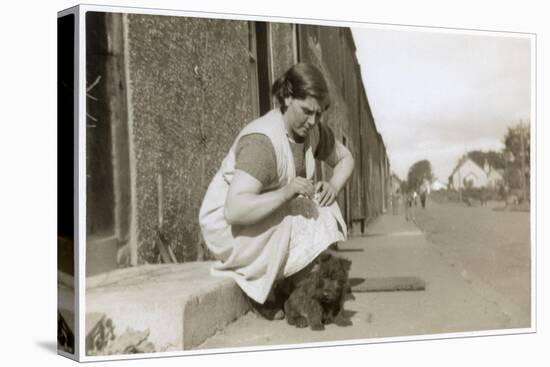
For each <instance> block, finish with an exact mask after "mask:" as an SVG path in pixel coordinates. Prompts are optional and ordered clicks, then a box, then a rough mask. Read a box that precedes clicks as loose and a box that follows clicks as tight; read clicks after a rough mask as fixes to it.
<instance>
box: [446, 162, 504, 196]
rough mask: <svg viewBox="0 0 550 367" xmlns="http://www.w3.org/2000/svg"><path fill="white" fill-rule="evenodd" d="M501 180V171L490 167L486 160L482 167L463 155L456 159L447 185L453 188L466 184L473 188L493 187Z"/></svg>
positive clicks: (457, 188)
mask: <svg viewBox="0 0 550 367" xmlns="http://www.w3.org/2000/svg"><path fill="white" fill-rule="evenodd" d="M502 181H503V179H502V175H501V173H500V172H498V171H497V170H495V169H494V168H492V167H491V165H489V164H488V163H487V161H486V162H485V165H484V167H483V168H481V167H480V166H479V165H478V164H477V163H475V162H474V161H473V160H471V159H470V158H469V157H467V156H464V157H462V158H461V159H460V160H459V161H458V164H457V166H456V167H455V169H454V170H453V173H452V174H451V176H450V177H449V186H450V187H451V188H454V189H455V190H459V189H462V188H465V187H468V186H469V187H473V188H482V187H488V188H494V187H496V186H497V185H498V184H500V183H501V182H502Z"/></svg>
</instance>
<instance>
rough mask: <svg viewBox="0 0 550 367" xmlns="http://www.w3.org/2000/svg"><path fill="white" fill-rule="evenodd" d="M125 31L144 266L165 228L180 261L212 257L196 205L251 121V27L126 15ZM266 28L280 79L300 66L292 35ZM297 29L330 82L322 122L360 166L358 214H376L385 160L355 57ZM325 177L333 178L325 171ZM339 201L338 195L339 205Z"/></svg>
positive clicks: (334, 38)
mask: <svg viewBox="0 0 550 367" xmlns="http://www.w3.org/2000/svg"><path fill="white" fill-rule="evenodd" d="M127 25H128V29H127V35H128V42H127V48H128V49H127V51H128V54H127V58H128V72H129V74H128V83H129V93H130V101H131V106H130V120H129V123H130V124H131V131H132V152H131V155H132V156H133V159H134V162H133V166H134V167H135V182H134V185H135V190H136V200H135V203H134V204H135V205H134V206H135V208H136V215H137V225H136V229H137V240H138V244H139V252H138V253H139V263H144V262H154V261H155V257H156V256H157V254H156V253H155V251H156V250H155V246H154V244H155V241H158V236H157V228H158V226H159V225H160V223H161V222H162V231H161V233H162V235H163V236H164V239H165V240H166V242H167V243H168V244H170V246H171V247H172V248H174V249H175V255H176V259H177V261H180V262H181V261H193V260H197V259H199V260H200V259H205V258H208V254H207V251H206V250H205V248H204V246H203V245H202V237H201V234H200V229H199V225H198V220H197V219H198V211H199V207H200V204H201V201H202V198H203V196H204V193H205V191H206V188H207V186H208V183H209V182H210V180H211V178H212V177H213V175H214V174H215V172H216V170H217V169H218V167H219V165H220V163H221V160H222V159H223V157H224V156H225V154H226V153H227V151H228V149H229V147H230V146H231V144H232V143H233V140H234V138H235V137H236V135H237V133H238V132H239V130H240V129H241V128H242V127H243V126H244V125H245V124H246V123H247V122H249V121H250V120H251V119H253V117H254V109H253V106H252V103H251V101H252V99H251V98H252V95H253V93H252V92H253V89H252V88H256V87H255V86H252V79H251V74H250V67H251V64H250V57H249V40H250V39H249V24H248V23H247V22H243V21H233V20H215V19H207V18H188V17H166V16H151V15H136V14H134V15H128V16H127ZM270 28H271V37H270V41H271V52H272V54H271V65H272V68H273V72H272V74H273V77H274V78H276V77H278V76H279V75H280V74H281V73H283V72H284V71H285V70H287V69H288V67H290V66H291V65H292V64H293V62H294V53H295V50H294V47H295V44H294V37H295V34H294V32H295V29H294V28H293V26H292V25H291V24H285V23H271V24H270ZM299 30H300V35H299V43H300V44H299V47H300V49H301V50H300V51H301V55H302V57H301V59H302V61H307V62H311V63H313V64H315V65H317V66H318V67H319V68H320V69H321V70H322V71H323V72H324V74H325V75H326V76H327V82H328V85H329V90H330V94H331V107H330V109H329V110H328V112H327V113H326V114H325V116H324V123H327V124H328V125H329V126H331V128H332V129H333V130H334V132H335V134H336V136H337V138H338V139H339V140H342V137H343V136H344V135H345V136H346V137H347V139H348V147H349V149H350V150H351V151H352V153H353V154H354V156H355V157H356V161H357V162H358V163H359V162H362V164H361V167H360V168H359V169H356V173H355V174H354V178H353V179H352V182H351V184H350V191H349V194H350V203H351V208H349V209H351V211H352V212H353V215H352V216H360V215H361V214H364V213H366V212H371V210H369V209H368V208H367V207H368V206H369V205H374V206H379V200H378V201H376V200H374V197H375V195H377V194H379V192H380V188H379V187H377V186H376V182H375V181H376V171H377V170H378V169H375V168H378V162H379V155H380V154H379V142H378V139H379V137H378V136H377V134H376V128H375V126H374V121H373V120H372V115H371V114H370V110H368V103H367V102H365V101H366V97H365V96H364V95H363V89H362V85H361V84H360V83H361V82H360V80H359V79H358V78H359V77H360V75H358V69H357V67H356V64H355V63H356V61H355V55H354V49H353V47H352V46H351V45H349V44H345V41H346V38H345V37H343V36H342V34H343V30H342V29H341V28H337V27H317V26H300V27H299ZM343 42H344V43H343ZM343 54H344V55H343ZM361 136H363V142H361ZM360 155H362V156H363V159H362V160H360V159H358V157H359V156H360ZM368 160H371V161H372V163H370V164H368V163H367V162H368ZM323 171H324V175H325V176H329V175H330V169H329V168H327V167H326V166H323ZM378 172H379V170H378ZM379 177H380V176H379V175H378V178H379ZM364 185H366V186H368V187H365V186H364ZM343 200H344V198H343V195H340V197H339V202H340V205H342V206H343V205H344V202H343ZM372 212H374V211H372Z"/></svg>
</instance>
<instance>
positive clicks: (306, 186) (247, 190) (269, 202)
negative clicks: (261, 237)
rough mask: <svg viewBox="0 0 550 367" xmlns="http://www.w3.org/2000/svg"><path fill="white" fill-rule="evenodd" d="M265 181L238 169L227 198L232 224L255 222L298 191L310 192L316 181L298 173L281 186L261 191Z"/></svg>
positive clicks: (227, 218)
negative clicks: (313, 181) (262, 181)
mask: <svg viewBox="0 0 550 367" xmlns="http://www.w3.org/2000/svg"><path fill="white" fill-rule="evenodd" d="M261 191H262V183H261V182H260V181H259V180H258V179H256V178H255V177H254V176H252V175H250V174H248V173H246V172H244V171H241V170H235V174H234V175H233V180H232V181H231V185H230V186H229V192H228V193H227V199H226V201H225V211H224V214H225V220H226V221H227V223H229V224H231V225H235V224H240V225H244V224H253V223H256V222H258V221H260V220H262V219H264V218H265V217H267V216H268V215H269V214H271V213H273V212H275V211H276V210H277V209H278V208H280V207H281V206H282V205H283V204H284V203H285V202H287V201H288V200H290V199H292V198H293V197H294V196H296V195H298V194H302V195H311V194H312V193H313V185H312V184H311V182H309V181H308V180H306V179H305V178H303V177H296V178H295V179H293V180H292V181H291V182H290V183H289V184H288V185H286V186H283V187H282V188H280V189H278V190H273V191H269V192H264V193H261Z"/></svg>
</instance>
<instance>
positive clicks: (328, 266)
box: [319, 253, 355, 326]
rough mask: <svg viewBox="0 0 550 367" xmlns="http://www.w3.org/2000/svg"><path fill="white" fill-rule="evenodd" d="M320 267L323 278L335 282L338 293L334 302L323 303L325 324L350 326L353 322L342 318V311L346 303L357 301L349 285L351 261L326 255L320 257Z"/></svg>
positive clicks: (334, 286)
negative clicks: (350, 300) (352, 300)
mask: <svg viewBox="0 0 550 367" xmlns="http://www.w3.org/2000/svg"><path fill="white" fill-rule="evenodd" d="M319 265H320V266H319V272H320V274H321V278H323V279H330V280H331V281H333V282H334V285H333V288H335V289H336V291H337V294H336V295H335V296H334V297H333V299H334V300H333V301H330V302H323V310H324V312H323V323H325V324H329V323H331V322H334V323H336V324H337V325H339V326H347V325H350V324H351V322H350V321H349V320H345V319H344V318H343V317H342V310H343V306H344V302H345V301H347V300H349V299H355V297H353V295H352V293H351V286H350V284H349V270H350V268H351V261H349V260H347V259H343V258H340V257H336V256H333V255H331V254H329V253H324V254H322V255H321V256H320V257H319Z"/></svg>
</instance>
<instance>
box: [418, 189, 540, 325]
mask: <svg viewBox="0 0 550 367" xmlns="http://www.w3.org/2000/svg"><path fill="white" fill-rule="evenodd" d="M499 206H502V204H501V203H496V202H492V203H491V202H490V203H489V204H488V205H487V206H473V207H469V206H466V205H464V204H460V203H442V202H439V203H438V202H435V201H433V200H431V201H430V202H429V203H428V205H427V208H426V209H421V208H420V207H418V208H417V209H416V213H415V214H416V224H417V225H418V226H419V227H420V228H421V229H422V231H423V232H425V233H426V235H427V238H428V240H429V241H430V242H432V243H434V244H435V245H437V246H438V248H440V249H441V250H442V251H444V252H445V253H447V254H449V255H450V256H454V260H455V261H456V262H458V263H459V264H460V267H461V268H462V269H463V271H464V272H469V273H471V274H473V275H475V276H476V277H478V278H479V279H481V280H482V281H483V282H485V283H486V284H487V285H489V286H490V287H492V288H494V289H495V290H496V291H497V292H499V293H500V294H501V295H502V297H504V298H505V299H506V300H507V301H508V302H510V303H511V304H513V305H515V306H517V308H516V311H515V313H516V314H515V315H513V317H514V318H516V319H517V320H518V321H519V320H528V319H529V317H530V311H531V248H530V216H529V213H528V212H510V211H497V210H494V209H495V208H498V207H499ZM520 323H523V322H520Z"/></svg>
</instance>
